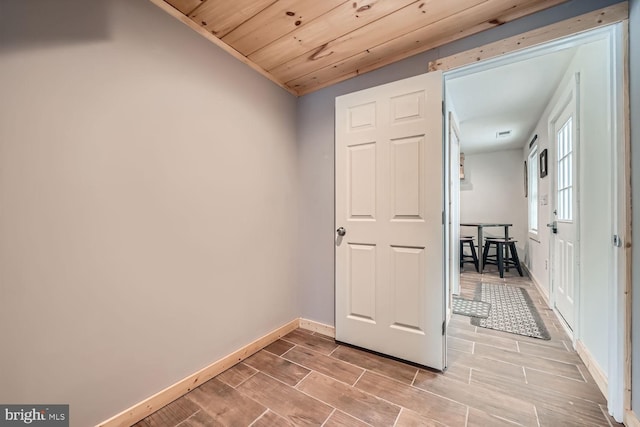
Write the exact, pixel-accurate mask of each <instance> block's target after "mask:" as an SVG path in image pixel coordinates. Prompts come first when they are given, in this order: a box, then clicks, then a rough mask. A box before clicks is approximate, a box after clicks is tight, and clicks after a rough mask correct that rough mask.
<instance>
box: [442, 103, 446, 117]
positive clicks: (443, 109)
mask: <svg viewBox="0 0 640 427" xmlns="http://www.w3.org/2000/svg"><path fill="white" fill-rule="evenodd" d="M445 111H446V108H445V106H444V101H442V115H443V116H444V115H445Z"/></svg>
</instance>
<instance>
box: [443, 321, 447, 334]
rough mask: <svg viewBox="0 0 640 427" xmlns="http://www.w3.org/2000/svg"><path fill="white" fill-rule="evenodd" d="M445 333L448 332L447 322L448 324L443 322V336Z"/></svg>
mask: <svg viewBox="0 0 640 427" xmlns="http://www.w3.org/2000/svg"><path fill="white" fill-rule="evenodd" d="M445 332H447V322H446V320H443V321H442V335H444V334H445Z"/></svg>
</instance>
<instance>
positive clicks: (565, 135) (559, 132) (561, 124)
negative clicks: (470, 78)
mask: <svg viewBox="0 0 640 427" xmlns="http://www.w3.org/2000/svg"><path fill="white" fill-rule="evenodd" d="M575 105H576V103H575V101H574V97H573V95H572V96H571V99H570V101H569V102H568V104H567V105H566V106H565V107H564V108H563V109H562V111H561V112H560V114H559V115H558V117H557V119H556V120H555V122H554V124H553V135H554V142H555V144H554V145H555V146H554V147H553V149H554V151H555V152H554V165H553V172H554V176H555V179H554V181H555V183H554V193H555V194H554V195H555V197H554V200H555V209H554V211H553V212H554V216H555V218H554V219H555V225H556V227H555V232H554V234H553V235H552V236H553V238H552V244H553V252H554V257H553V266H552V274H553V289H554V304H555V308H556V309H557V311H558V312H559V313H560V315H561V316H562V318H563V319H564V320H565V322H566V323H567V325H568V326H569V328H570V329H571V330H573V329H574V322H575V298H576V282H577V278H578V275H577V256H578V253H577V252H578V250H577V248H578V245H577V238H576V237H577V232H576V230H577V226H576V221H577V214H578V209H577V184H578V180H577V142H578V138H577V120H578V119H577V115H576V112H575Z"/></svg>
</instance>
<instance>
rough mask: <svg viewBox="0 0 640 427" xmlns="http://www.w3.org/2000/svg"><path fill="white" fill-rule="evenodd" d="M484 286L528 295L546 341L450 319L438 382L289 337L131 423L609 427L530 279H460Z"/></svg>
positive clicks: (302, 336)
mask: <svg viewBox="0 0 640 427" xmlns="http://www.w3.org/2000/svg"><path fill="white" fill-rule="evenodd" d="M481 281H482V282H489V283H508V284H512V285H517V286H521V287H524V288H526V289H527V291H528V292H529V295H530V296H531V298H532V299H533V301H534V303H535V304H536V306H537V309H538V310H539V312H540V314H541V316H542V317H543V319H544V322H545V324H546V327H547V329H548V330H549V333H550V334H551V340H549V341H544V340H538V339H535V338H528V337H524V336H519V335H513V334H509V333H504V332H499V331H494V330H490V329H485V328H480V327H476V326H473V325H471V324H470V321H469V320H470V319H469V318H468V317H464V316H460V315H453V316H452V319H451V322H450V324H449V330H448V357H449V368H448V369H447V371H446V372H445V373H435V372H431V371H428V370H423V369H418V368H416V367H414V366H412V365H409V364H405V363H401V362H398V361H395V360H391V359H387V358H384V357H380V356H377V355H373V354H371V353H367V352H364V351H360V350H357V349H354V348H351V347H347V346H343V345H337V344H336V343H335V342H334V341H333V339H331V338H329V337H326V336H323V335H320V334H317V333H312V332H309V331H305V330H303V329H298V330H295V331H293V332H291V333H290V334H288V335H286V336H285V337H283V338H282V339H280V340H278V341H276V342H274V343H273V344H271V345H269V346H268V347H266V348H265V349H264V350H262V351H260V352H258V353H256V354H255V355H253V356H251V357H250V358H248V359H246V360H245V361H244V362H242V363H240V364H238V365H236V366H234V367H233V368H231V369H229V370H227V371H225V372H223V373H222V374H220V375H218V376H217V377H216V378H213V379H212V380H210V381H208V382H207V383H205V384H203V385H201V386H200V387H198V388H197V389H195V390H193V391H191V392H190V393H188V394H187V395H185V396H183V397H181V398H180V399H178V400H176V401H175V402H173V403H171V404H170V405H168V406H166V407H164V408H162V409H160V410H159V411H158V412H156V413H154V414H152V415H150V416H149V417H147V418H145V419H144V420H142V421H140V422H139V423H138V424H136V426H139V427H143V426H144V427H146V426H180V427H195V426H290V425H317V426H327V427H329V426H367V425H372V426H468V427H472V426H513V425H523V426H553V427H556V426H613V425H618V424H616V423H615V421H614V420H613V419H612V418H610V417H609V416H608V415H607V413H606V400H605V399H604V397H603V396H602V394H601V393H600V391H599V389H598V387H597V386H596V384H595V382H594V381H593V378H592V377H591V376H590V375H589V373H588V371H587V369H586V367H585V365H584V364H583V363H582V361H581V360H580V358H579V357H578V355H577V354H576V352H575V351H573V350H572V348H571V342H570V341H569V338H568V337H567V335H566V334H565V332H564V330H563V328H562V326H561V324H560V322H559V320H558V319H557V318H556V317H555V315H554V313H553V311H551V310H550V309H549V308H548V307H547V306H546V304H545V303H544V301H543V300H542V297H541V296H540V294H539V293H538V292H537V290H536V288H535V287H534V286H533V284H532V283H531V281H530V280H529V279H528V278H526V277H524V278H521V277H519V276H517V273H516V275H514V274H513V273H512V272H509V273H506V275H505V278H504V279H500V278H499V276H498V275H497V274H493V273H489V274H487V273H485V274H484V275H479V274H477V273H475V272H473V273H469V272H463V273H462V274H461V289H462V292H461V293H462V294H463V296H468V297H473V293H474V291H475V287H476V284H477V283H479V282H481Z"/></svg>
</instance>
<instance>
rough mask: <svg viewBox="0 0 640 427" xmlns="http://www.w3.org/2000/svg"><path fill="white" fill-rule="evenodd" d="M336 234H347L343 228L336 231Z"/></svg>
mask: <svg viewBox="0 0 640 427" xmlns="http://www.w3.org/2000/svg"><path fill="white" fill-rule="evenodd" d="M336 233H338V236H344V235H345V234H347V230H345V229H344V227H340V228H338V229H337V230H336Z"/></svg>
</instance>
